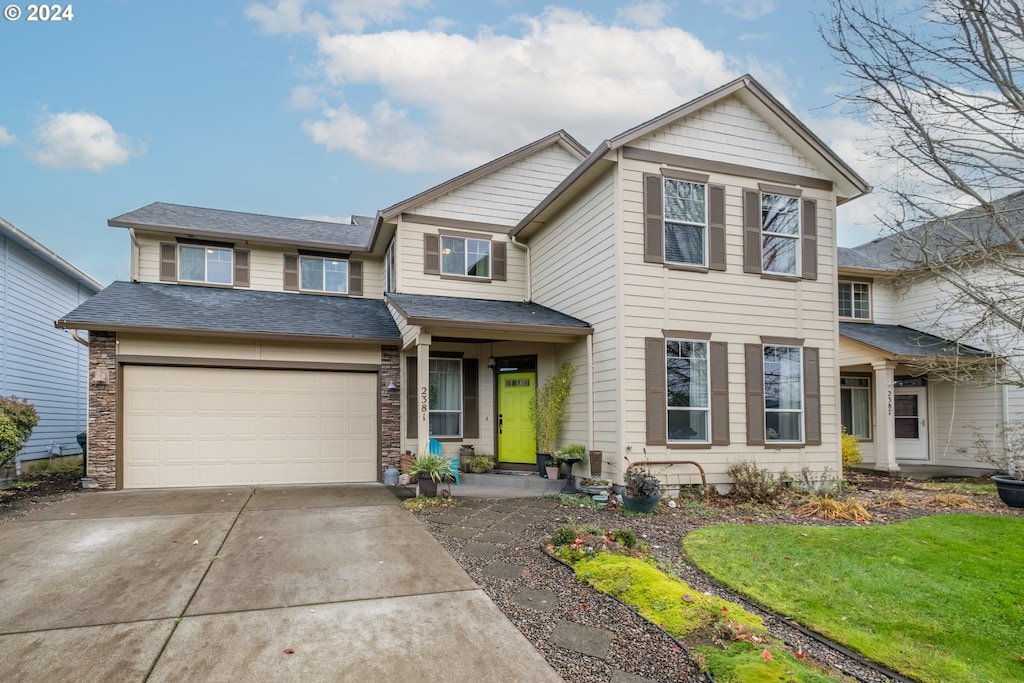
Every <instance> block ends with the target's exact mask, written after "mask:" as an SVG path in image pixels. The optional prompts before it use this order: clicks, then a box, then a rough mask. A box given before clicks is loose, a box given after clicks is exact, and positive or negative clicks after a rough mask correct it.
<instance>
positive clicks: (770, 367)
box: [764, 346, 804, 443]
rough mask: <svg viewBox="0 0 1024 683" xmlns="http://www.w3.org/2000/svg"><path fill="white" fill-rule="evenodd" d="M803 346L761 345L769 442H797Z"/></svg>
mask: <svg viewBox="0 0 1024 683" xmlns="http://www.w3.org/2000/svg"><path fill="white" fill-rule="evenodd" d="M803 375H804V373H803V349H802V348H800V347H799V346H765V347H764V412H765V415H764V420H765V441H766V442H768V443H772V442H781V443H786V442H788V443H800V442H802V441H803V425H804V376H803Z"/></svg>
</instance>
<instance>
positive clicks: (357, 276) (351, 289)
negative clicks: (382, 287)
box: [348, 261, 363, 296]
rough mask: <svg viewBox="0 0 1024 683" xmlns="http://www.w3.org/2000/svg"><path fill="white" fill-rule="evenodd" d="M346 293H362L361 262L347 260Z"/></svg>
mask: <svg viewBox="0 0 1024 683" xmlns="http://www.w3.org/2000/svg"><path fill="white" fill-rule="evenodd" d="M348 293H349V294H350V295H351V296H362V295H363V262H362V261H349V262H348Z"/></svg>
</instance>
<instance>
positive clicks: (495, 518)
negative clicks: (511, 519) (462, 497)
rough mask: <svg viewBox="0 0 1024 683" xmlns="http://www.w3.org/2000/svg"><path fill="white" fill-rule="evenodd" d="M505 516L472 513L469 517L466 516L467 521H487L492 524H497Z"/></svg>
mask: <svg viewBox="0 0 1024 683" xmlns="http://www.w3.org/2000/svg"><path fill="white" fill-rule="evenodd" d="M506 516H507V515H505V514H503V513H501V512H474V513H473V514H471V515H467V519H468V518H472V519H488V520H490V521H492V522H497V521H498V520H499V519H505V517H506Z"/></svg>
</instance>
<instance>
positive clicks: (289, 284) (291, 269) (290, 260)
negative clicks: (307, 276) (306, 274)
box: [284, 254, 299, 292]
mask: <svg viewBox="0 0 1024 683" xmlns="http://www.w3.org/2000/svg"><path fill="white" fill-rule="evenodd" d="M284 288H285V290H286V291H289V292H297V291H299V257H298V256H295V255H294V254H285V255H284Z"/></svg>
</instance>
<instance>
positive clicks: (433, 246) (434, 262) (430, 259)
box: [423, 234, 441, 275]
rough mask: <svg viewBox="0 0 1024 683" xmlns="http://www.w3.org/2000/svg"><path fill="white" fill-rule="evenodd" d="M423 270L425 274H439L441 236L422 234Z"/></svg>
mask: <svg viewBox="0 0 1024 683" xmlns="http://www.w3.org/2000/svg"><path fill="white" fill-rule="evenodd" d="M423 272H424V273H426V274H427V275H440V274H441V237H440V236H439V235H430V234H427V235H424V236H423Z"/></svg>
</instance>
